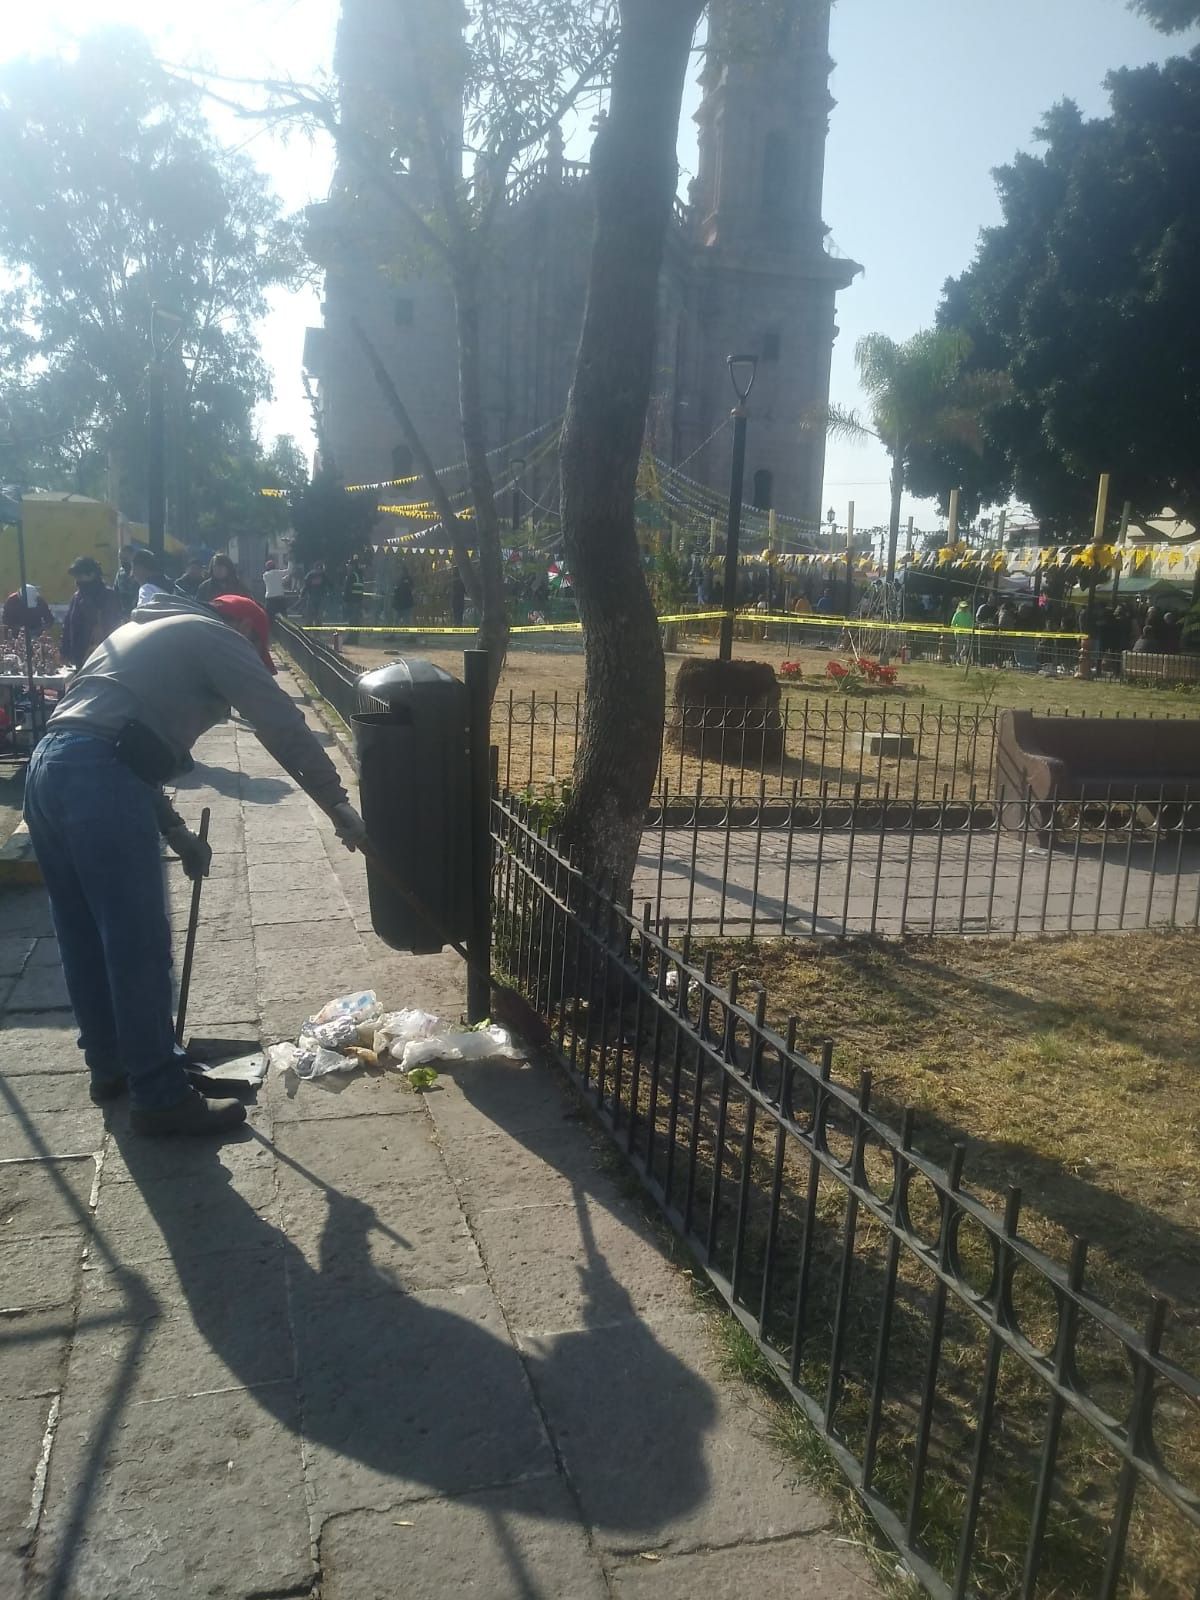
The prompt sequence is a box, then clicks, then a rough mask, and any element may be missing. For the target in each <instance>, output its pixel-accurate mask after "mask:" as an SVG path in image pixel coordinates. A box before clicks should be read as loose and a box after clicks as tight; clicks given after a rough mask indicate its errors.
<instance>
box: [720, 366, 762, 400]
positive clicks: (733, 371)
mask: <svg viewBox="0 0 1200 1600" xmlns="http://www.w3.org/2000/svg"><path fill="white" fill-rule="evenodd" d="M725 365H726V366H727V367H728V368H729V381H730V382H731V383H732V384H733V392H734V394H736V395H737V398H738V405H739V406H744V405H745V404H746V401H747V400H749V398H750V391H751V389H753V387H754V379H755V377H756V376H757V373H758V357H757V356H752V355H740V356H726V358H725Z"/></svg>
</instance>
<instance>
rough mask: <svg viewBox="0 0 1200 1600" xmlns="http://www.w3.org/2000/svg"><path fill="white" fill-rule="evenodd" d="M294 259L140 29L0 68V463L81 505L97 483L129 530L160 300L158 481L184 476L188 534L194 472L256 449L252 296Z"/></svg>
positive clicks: (140, 487)
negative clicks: (163, 457) (164, 341)
mask: <svg viewBox="0 0 1200 1600" xmlns="http://www.w3.org/2000/svg"><path fill="white" fill-rule="evenodd" d="M301 261H302V257H301V254H300V250H299V245H298V239H297V232H296V228H295V227H294V225H293V224H292V223H291V222H289V221H287V220H285V219H284V218H283V217H282V216H281V214H280V208H279V203H278V201H277V199H276V198H275V196H274V195H273V194H272V193H271V192H270V190H269V188H268V187H267V185H266V183H265V181H264V179H263V178H262V177H261V176H260V174H259V173H257V172H256V171H255V169H254V168H253V167H252V166H251V165H250V164H249V163H248V162H247V161H246V160H245V159H243V158H242V157H240V156H236V155H230V154H228V153H226V152H225V151H223V150H222V149H220V148H219V146H218V145H217V144H216V143H215V141H214V139H213V136H212V134H211V131H210V130H209V128H208V125H207V123H206V122H205V121H204V118H203V116H202V115H201V111H200V106H199V96H198V95H197V93H196V92H195V91H194V90H193V89H191V88H189V87H188V86H186V85H181V84H180V83H178V82H176V81H174V80H173V79H172V78H170V77H169V76H168V75H167V74H166V73H165V72H164V71H163V70H162V69H161V68H160V67H159V65H158V64H157V63H156V62H155V60H154V58H153V56H152V55H151V53H150V50H149V47H148V46H147V44H146V42H145V40H144V39H142V38H140V37H139V36H138V35H136V34H132V33H126V32H113V33H103V34H97V35H94V36H92V37H90V38H88V39H85V40H84V41H83V42H82V44H81V45H80V47H79V51H78V53H77V55H76V56H75V57H74V58H73V59H69V60H68V59H57V58H55V59H48V60H28V59H25V60H16V61H12V62H10V63H8V64H7V65H5V66H4V67H3V68H2V69H0V263H3V265H4V267H5V268H6V269H7V271H8V274H9V276H10V278H11V281H12V287H11V289H10V290H9V292H8V293H7V296H6V300H5V304H4V305H3V307H2V311H3V317H2V321H0V398H2V399H3V401H4V404H5V406H6V409H7V412H8V415H9V418H10V421H11V419H13V418H14V417H17V418H19V423H20V425H19V426H18V427H17V428H15V429H13V428H12V427H10V429H9V434H10V449H11V450H12V451H13V453H14V454H16V453H18V452H19V453H20V454H21V456H22V458H23V462H24V465H25V469H26V471H27V472H28V473H30V474H32V475H34V476H36V477H37V478H38V479H40V480H41V481H46V482H51V481H54V482H58V483H63V484H65V485H68V486H73V487H79V486H82V483H84V482H85V483H86V484H87V486H88V487H90V488H92V489H93V491H99V492H103V491H104V487H105V486H106V484H107V483H109V482H115V483H116V484H117V485H118V486H119V488H118V498H119V500H120V503H121V506H122V509H124V510H125V511H127V512H128V513H129V514H131V515H133V516H135V517H139V518H140V517H143V516H144V514H145V476H146V475H145V461H146V408H147V393H146V368H147V363H148V360H149V356H150V342H149V339H150V317H151V308H152V307H153V306H154V305H155V304H159V305H162V306H164V307H167V308H169V309H170V310H171V311H172V312H173V313H175V314H176V315H177V316H179V317H180V318H181V328H182V332H181V335H180V339H179V341H178V342H177V344H176V345H175V346H174V348H173V351H172V354H171V357H170V360H169V364H168V371H167V385H168V409H169V416H170V418H171V421H172V422H173V426H174V431H175V434H176V441H177V443H176V447H177V448H179V449H181V450H182V451H183V456H182V457H181V458H180V461H179V471H178V473H177V474H176V478H177V481H184V480H186V479H187V478H191V479H193V480H194V484H193V490H192V494H191V497H190V505H191V511H192V516H193V517H194V518H195V519H196V520H197V522H203V521H204V520H205V519H206V517H209V516H210V515H212V514H213V513H212V512H211V510H210V509H208V508H206V506H205V502H204V493H205V490H204V484H205V480H206V476H212V473H210V472H209V471H208V469H210V468H213V466H214V464H215V463H217V462H219V461H220V460H221V459H222V458H224V457H229V456H236V455H241V454H243V453H247V452H252V451H253V450H254V445H253V434H252V428H251V415H252V412H253V408H254V406H255V405H256V404H257V403H258V402H259V401H260V400H262V399H265V398H266V397H268V395H269V393H270V384H269V379H268V374H267V370H266V368H265V366H264V364H263V361H262V358H261V356H260V354H259V346H258V340H257V337H256V333H255V328H256V324H257V322H258V320H259V318H260V317H261V316H262V315H263V313H264V312H265V310H266V300H265V291H266V290H267V289H268V288H270V287H271V286H273V285H276V284H280V283H289V282H292V281H293V280H294V279H295V278H296V277H297V275H298V273H299V270H300V265H301ZM16 436H19V439H20V441H23V442H19V443H18V442H15V438H16ZM180 441H181V442H180ZM220 477H221V473H220V471H216V472H215V479H217V480H219V479H220ZM173 509H174V510H175V513H176V523H177V531H179V532H181V533H184V534H186V532H187V531H188V530H187V529H186V528H179V527H178V518H179V513H180V511H181V509H183V508H182V507H180V506H179V505H176V506H175V507H174V508H173Z"/></svg>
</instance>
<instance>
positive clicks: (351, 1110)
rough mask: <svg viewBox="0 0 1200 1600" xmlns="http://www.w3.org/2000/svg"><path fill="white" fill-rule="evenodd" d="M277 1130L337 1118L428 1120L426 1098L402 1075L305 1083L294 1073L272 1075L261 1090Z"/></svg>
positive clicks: (343, 1077)
mask: <svg viewBox="0 0 1200 1600" xmlns="http://www.w3.org/2000/svg"><path fill="white" fill-rule="evenodd" d="M260 1096H261V1097H262V1099H263V1101H264V1104H265V1105H267V1106H268V1107H269V1108H270V1111H271V1115H272V1116H273V1118H274V1120H275V1123H276V1126H277V1127H278V1125H279V1124H282V1123H285V1122H323V1121H325V1120H327V1119H329V1118H336V1117H364V1116H375V1115H380V1116H399V1115H403V1114H404V1113H406V1112H407V1113H409V1114H417V1115H421V1116H424V1114H425V1113H424V1110H423V1107H422V1097H421V1096H420V1095H418V1094H414V1093H413V1092H412V1090H411V1089H409V1088H408V1087H407V1086H406V1085H405V1084H404V1083H403V1081H402V1080H401V1078H400V1076H399V1074H398V1073H395V1072H391V1071H386V1072H369V1071H366V1070H364V1071H362V1072H354V1073H340V1072H338V1073H331V1074H330V1075H329V1077H327V1078H317V1079H313V1080H311V1081H309V1082H305V1083H301V1081H300V1080H299V1078H297V1077H295V1076H294V1074H292V1073H290V1072H289V1073H269V1074H268V1076H267V1081H266V1083H265V1084H264V1085H263V1088H262V1089H261V1090H260Z"/></svg>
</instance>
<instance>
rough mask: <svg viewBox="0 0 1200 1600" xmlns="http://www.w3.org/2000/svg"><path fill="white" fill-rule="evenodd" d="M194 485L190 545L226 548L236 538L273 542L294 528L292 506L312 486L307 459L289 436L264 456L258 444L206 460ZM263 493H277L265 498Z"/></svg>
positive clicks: (277, 441)
mask: <svg viewBox="0 0 1200 1600" xmlns="http://www.w3.org/2000/svg"><path fill="white" fill-rule="evenodd" d="M199 467H200V470H201V473H202V476H201V477H200V479H199V481H198V482H196V483H195V484H194V485H193V486H192V492H193V493H194V495H195V500H196V504H197V506H198V508H199V509H198V512H197V514H196V516H195V517H194V519H193V522H192V529H191V533H192V539H191V542H192V543H193V544H196V545H209V546H212V547H213V548H214V549H222V548H224V546H225V545H226V544H227V543H228V541H229V539H230V537H231V536H232V535H233V534H243V535H245V534H260V535H263V536H265V537H266V538H274V537H277V536H278V535H279V534H281V533H283V532H285V530H286V529H288V528H289V527H291V525H292V506H293V504H294V502H296V501H297V500H299V499H300V497H301V496H302V495H303V493H304V491H305V490H306V489H307V487H308V469H307V467H306V466H305V461H304V456H303V454H302V453H301V451H300V448H299V446H298V445H297V444H296V441H295V440H294V439H293V438H291V436H290V435H281V436H280V437H279V438H277V439H276V440H275V443H274V444H273V445H272V446H271V448H270V450H268V451H266V452H265V453H264V452H263V450H262V447H261V446H260V445H259V443H258V441H257V440H256V439H251V440H249V441H248V444H247V447H246V448H244V449H240V450H237V451H232V452H223V453H220V454H217V453H213V454H209V455H206V456H205V457H204V458H203V459H202V460H201V461H200V462H199ZM264 489H275V490H278V491H279V492H278V494H273V495H271V494H264V493H263V490H264Z"/></svg>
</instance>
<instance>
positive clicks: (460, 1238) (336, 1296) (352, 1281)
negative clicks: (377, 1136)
mask: <svg viewBox="0 0 1200 1600" xmlns="http://www.w3.org/2000/svg"><path fill="white" fill-rule="evenodd" d="M282 1203H283V1218H284V1225H285V1228H286V1230H287V1237H288V1242H289V1244H290V1245H292V1246H294V1248H295V1250H296V1251H297V1252H298V1256H299V1260H297V1261H293V1263H292V1265H293V1268H294V1276H293V1286H294V1292H295V1295H296V1299H297V1301H298V1303H299V1302H303V1303H304V1304H305V1305H307V1304H309V1303H311V1302H312V1301H314V1300H322V1301H334V1302H338V1303H340V1304H341V1305H343V1306H344V1305H346V1304H349V1303H354V1304H359V1303H361V1302H362V1301H363V1300H364V1299H367V1298H370V1297H372V1296H375V1295H379V1294H390V1293H393V1292H395V1291H396V1290H406V1291H408V1292H409V1293H412V1294H420V1293H424V1292H426V1291H429V1290H435V1289H458V1288H462V1287H464V1286H481V1285H483V1284H484V1283H485V1281H486V1277H485V1272H484V1265H483V1261H482V1259H481V1258H480V1254H479V1249H478V1246H477V1245H476V1242H475V1239H474V1236H473V1235H472V1232H471V1229H470V1227H469V1226H468V1225H467V1221H466V1219H465V1217H464V1216H463V1215H462V1213H461V1211H460V1210H459V1208H458V1204H457V1200H456V1196H455V1192H454V1188H453V1185H452V1184H451V1183H450V1180H449V1178H448V1177H446V1175H445V1174H442V1175H441V1177H440V1180H438V1181H434V1180H431V1179H429V1178H425V1179H423V1180H422V1181H421V1182H419V1183H417V1184H414V1185H412V1186H411V1187H408V1188H400V1189H391V1188H388V1189H383V1190H373V1191H370V1192H369V1193H368V1195H367V1196H366V1197H365V1198H363V1197H360V1196H359V1195H357V1194H354V1195H347V1194H343V1195H336V1196H329V1195H326V1194H323V1193H321V1192H319V1191H316V1190H313V1189H311V1188H309V1189H301V1190H297V1191H294V1192H289V1193H288V1194H285V1196H284V1198H283V1202H282Z"/></svg>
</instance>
